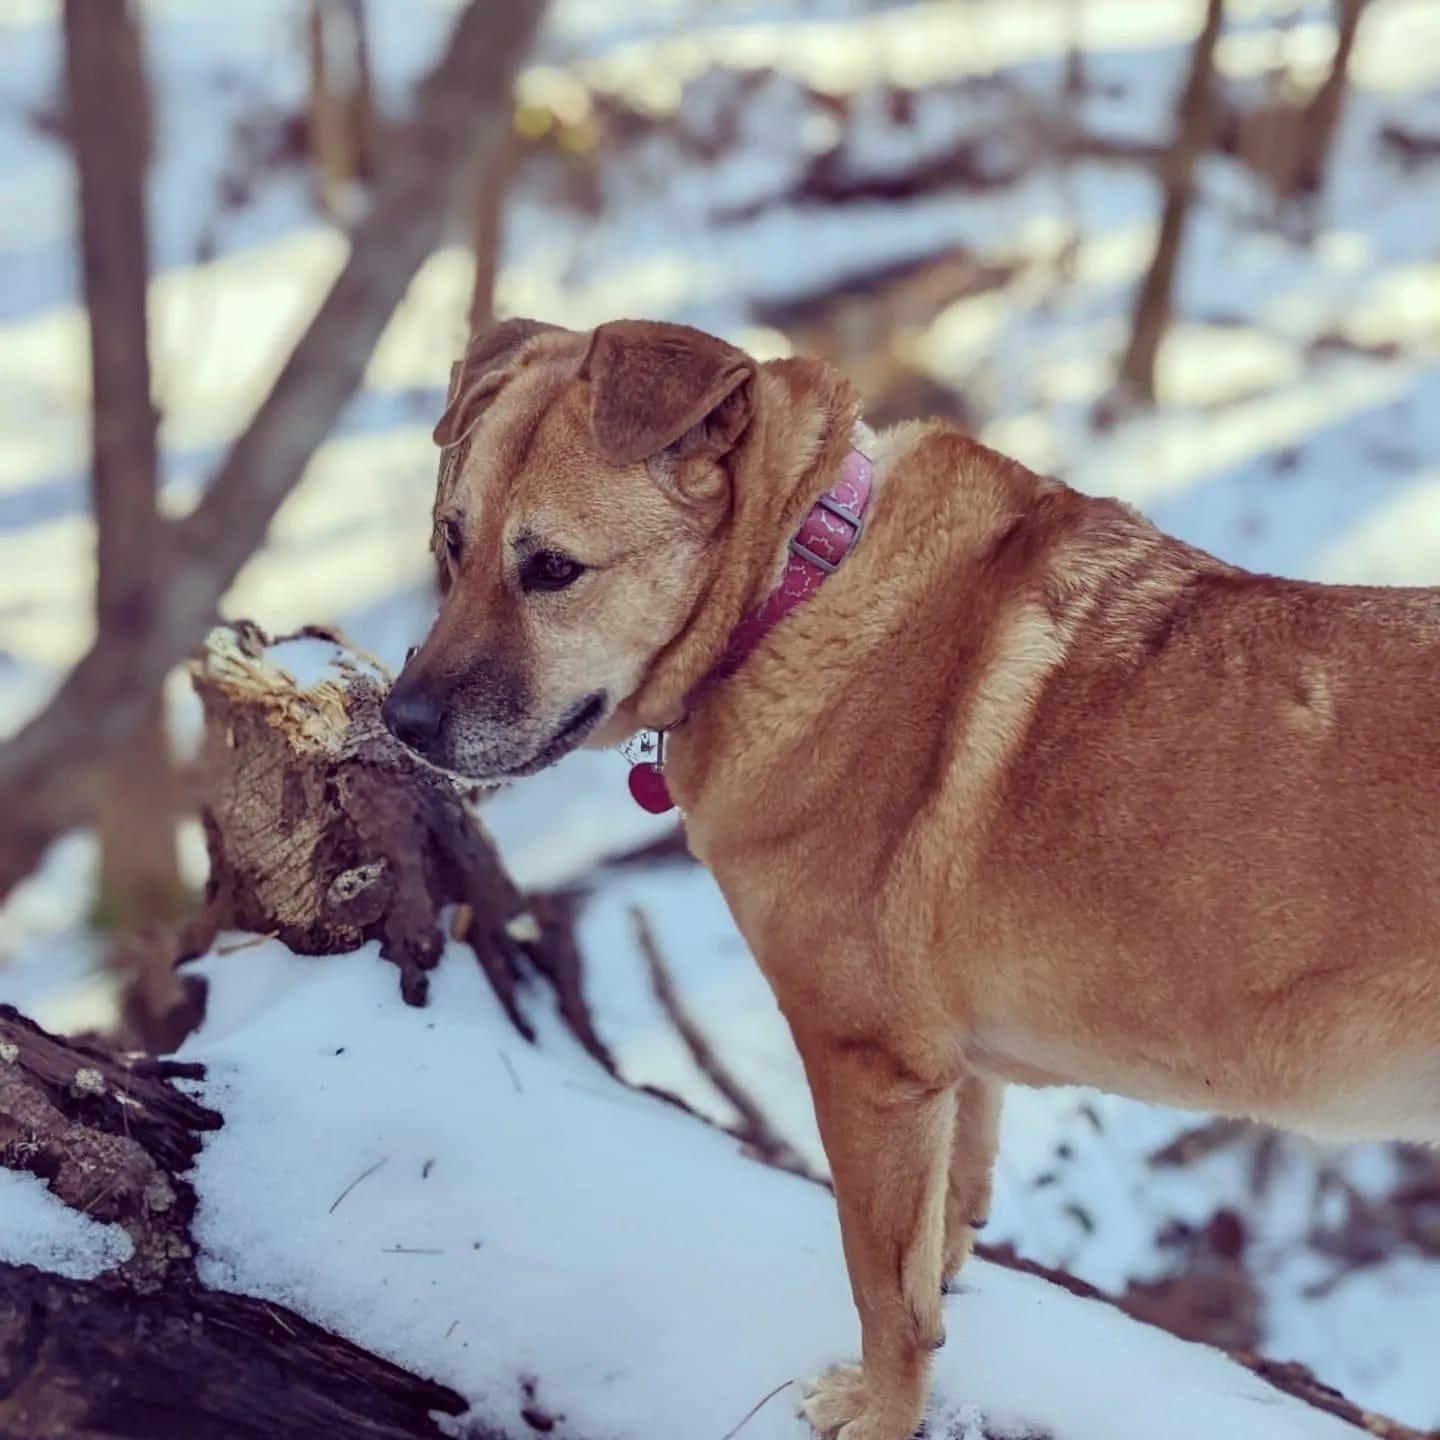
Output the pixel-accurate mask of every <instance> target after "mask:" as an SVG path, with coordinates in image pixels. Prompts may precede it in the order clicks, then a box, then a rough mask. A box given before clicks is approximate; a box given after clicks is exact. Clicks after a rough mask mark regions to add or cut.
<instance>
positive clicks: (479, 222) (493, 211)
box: [469, 133, 516, 335]
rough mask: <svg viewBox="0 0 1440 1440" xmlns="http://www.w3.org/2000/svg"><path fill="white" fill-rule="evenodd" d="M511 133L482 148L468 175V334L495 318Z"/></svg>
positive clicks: (512, 153)
mask: <svg viewBox="0 0 1440 1440" xmlns="http://www.w3.org/2000/svg"><path fill="white" fill-rule="evenodd" d="M515 160H516V143H515V137H514V135H513V133H512V134H511V135H510V136H509V137H507V138H506V139H505V140H504V141H503V142H502V143H501V144H499V145H496V146H493V147H486V148H483V149H482V150H481V151H480V152H479V154H478V155H477V156H476V163H475V172H474V175H473V177H472V184H473V187H474V188H473V192H472V193H473V194H474V196H475V285H474V288H473V290H472V291H471V295H470V315H469V320H470V333H471V334H472V335H473V334H475V333H476V332H477V331H479V330H483V329H485V327H486V326H487V325H489V324H490V322H491V321H492V320H493V319H494V318H495V276H496V273H497V270H498V268H499V263H500V246H501V241H502V239H503V226H504V216H505V191H506V189H507V187H508V186H509V184H510V178H511V176H512V175H513V174H514V171H515Z"/></svg>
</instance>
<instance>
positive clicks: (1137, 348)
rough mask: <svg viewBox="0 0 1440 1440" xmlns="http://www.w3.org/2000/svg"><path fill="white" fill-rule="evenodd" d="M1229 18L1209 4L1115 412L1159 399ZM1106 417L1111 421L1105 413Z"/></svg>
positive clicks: (1221, 7)
mask: <svg viewBox="0 0 1440 1440" xmlns="http://www.w3.org/2000/svg"><path fill="white" fill-rule="evenodd" d="M1224 15H1225V4H1224V0H1209V4H1208V6H1207V8H1206V12H1205V24H1204V27H1203V28H1202V29H1201V31H1200V36H1199V38H1198V39H1197V40H1196V42H1195V48H1194V50H1193V52H1192V54H1191V60H1190V75H1189V78H1188V79H1187V81H1186V83H1185V89H1184V91H1183V92H1182V94H1181V97H1180V105H1179V110H1178V115H1177V128H1176V134H1175V140H1174V143H1173V144H1172V146H1171V148H1170V154H1169V156H1168V157H1167V159H1166V163H1165V205H1164V210H1163V212H1162V214H1161V217H1160V231H1159V234H1158V236H1157V237H1156V241H1155V255H1154V258H1153V259H1152V260H1151V262H1150V269H1149V271H1148V272H1147V273H1146V276H1145V280H1144V283H1143V284H1142V285H1141V287H1140V297H1139V301H1138V302H1137V304H1136V307H1135V319H1134V323H1133V326H1132V328H1131V333H1130V344H1129V346H1128V348H1127V349H1126V351H1125V357H1124V359H1123V360H1122V361H1121V363H1120V377H1119V383H1118V386H1117V391H1118V394H1117V395H1115V396H1113V397H1112V399H1111V402H1110V407H1109V408H1111V409H1112V410H1113V408H1114V407H1115V406H1117V405H1118V406H1120V407H1124V406H1127V405H1132V404H1140V405H1150V404H1152V403H1153V402H1154V399H1155V361H1156V357H1157V356H1158V355H1159V353H1160V344H1161V341H1163V340H1164V338H1165V332H1166V330H1167V329H1168V328H1169V325H1170V312H1171V306H1172V300H1173V295H1174V290H1175V270H1176V267H1177V265H1178V264H1179V260H1180V250H1181V246H1182V244H1183V242H1184V238H1185V227H1186V223H1187V221H1188V220H1189V217H1190V206H1191V202H1192V201H1193V200H1194V198H1195V163H1196V161H1197V160H1198V159H1199V158H1200V156H1201V155H1202V154H1203V153H1204V151H1205V149H1206V148H1207V146H1208V145H1209V143H1210V138H1211V135H1212V133H1213V131H1214V127H1215V121H1216V102H1215V46H1216V42H1217V41H1218V40H1219V38H1220V29H1221V25H1222V22H1223V20H1224ZM1102 408H1104V407H1102ZM1101 418H1106V417H1105V416H1104V415H1103V414H1102V417H1101Z"/></svg>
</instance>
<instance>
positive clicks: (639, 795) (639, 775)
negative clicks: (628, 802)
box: [630, 761, 675, 815]
mask: <svg viewBox="0 0 1440 1440" xmlns="http://www.w3.org/2000/svg"><path fill="white" fill-rule="evenodd" d="M630 794H631V796H632V798H633V799H634V801H635V803H636V804H637V805H638V806H639V807H640V808H641V809H642V810H648V811H649V812H650V813H651V814H652V815H663V814H664V813H665V812H666V811H667V810H673V809H674V808H675V802H674V801H673V800H672V799H671V798H670V787H669V786H668V785H667V784H666V783H665V776H664V774H663V772H662V771H661V769H660V767H659V766H658V765H652V764H650V762H649V761H646V762H645V763H644V764H643V765H632V766H631V767H630Z"/></svg>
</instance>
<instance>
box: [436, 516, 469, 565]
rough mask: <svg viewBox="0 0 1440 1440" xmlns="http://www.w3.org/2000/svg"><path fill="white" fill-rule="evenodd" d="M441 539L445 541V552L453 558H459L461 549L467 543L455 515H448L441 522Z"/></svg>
mask: <svg viewBox="0 0 1440 1440" xmlns="http://www.w3.org/2000/svg"><path fill="white" fill-rule="evenodd" d="M439 526H440V539H441V541H442V542H443V543H444V546H445V553H446V554H447V555H449V557H450V558H451V559H452V560H459V558H460V551H461V549H462V547H463V546H464V544H465V536H464V533H463V532H462V531H461V529H460V522H459V521H458V520H456V519H455V518H454V517H453V516H449V515H447V516H446V517H445V518H444V519H443V520H441V521H440V522H439Z"/></svg>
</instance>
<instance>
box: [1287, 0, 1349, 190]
mask: <svg viewBox="0 0 1440 1440" xmlns="http://www.w3.org/2000/svg"><path fill="white" fill-rule="evenodd" d="M1335 6H1336V10H1337V15H1336V31H1337V34H1336V39H1335V56H1334V58H1333V59H1332V61H1331V62H1330V71H1329V74H1327V75H1326V77H1325V82H1324V84H1322V85H1321V86H1320V88H1319V89H1318V90H1317V91H1316V92H1315V94H1314V96H1313V97H1312V98H1311V100H1310V103H1309V104H1308V105H1307V106H1306V107H1305V119H1304V125H1303V126H1302V128H1301V132H1300V133H1301V137H1302V140H1301V144H1300V147H1299V153H1298V156H1297V161H1296V167H1295V175H1294V181H1293V188H1294V193H1295V194H1297V195H1314V194H1316V193H1318V191H1319V190H1320V187H1321V186H1322V184H1323V183H1324V180H1325V166H1326V163H1327V161H1328V160H1329V158H1330V146H1331V144H1332V142H1333V141H1334V139H1335V132H1336V130H1337V129H1338V128H1339V125H1340V112H1341V110H1342V109H1343V108H1344V104H1345V93H1346V89H1347V86H1348V77H1349V70H1350V55H1351V52H1352V51H1353V50H1354V49H1355V36H1356V35H1357V33H1358V32H1359V30H1360V16H1361V13H1362V12H1363V11H1364V9H1365V0H1335Z"/></svg>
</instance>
